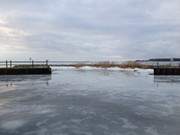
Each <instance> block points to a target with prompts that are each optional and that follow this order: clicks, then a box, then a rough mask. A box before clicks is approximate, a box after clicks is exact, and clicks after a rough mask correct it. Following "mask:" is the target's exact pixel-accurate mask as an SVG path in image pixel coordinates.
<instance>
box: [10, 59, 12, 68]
mask: <svg viewBox="0 0 180 135" xmlns="http://www.w3.org/2000/svg"><path fill="white" fill-rule="evenodd" d="M10 68H12V60H10Z"/></svg>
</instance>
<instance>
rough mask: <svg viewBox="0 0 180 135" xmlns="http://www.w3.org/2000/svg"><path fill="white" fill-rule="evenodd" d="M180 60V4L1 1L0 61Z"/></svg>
mask: <svg viewBox="0 0 180 135" xmlns="http://www.w3.org/2000/svg"><path fill="white" fill-rule="evenodd" d="M30 57H31V58H33V59H35V60H44V59H49V60H122V59H148V58H156V57H161V58H163V57H180V0H0V60H5V59H12V60H29V58H30Z"/></svg>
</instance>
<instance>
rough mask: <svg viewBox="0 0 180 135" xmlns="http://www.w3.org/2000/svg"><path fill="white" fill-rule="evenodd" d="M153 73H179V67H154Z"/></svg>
mask: <svg viewBox="0 0 180 135" xmlns="http://www.w3.org/2000/svg"><path fill="white" fill-rule="evenodd" d="M154 75H180V67H154Z"/></svg>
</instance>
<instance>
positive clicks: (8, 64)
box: [0, 60, 49, 68]
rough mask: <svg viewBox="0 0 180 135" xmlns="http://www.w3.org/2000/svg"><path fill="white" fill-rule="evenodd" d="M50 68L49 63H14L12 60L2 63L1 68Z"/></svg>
mask: <svg viewBox="0 0 180 135" xmlns="http://www.w3.org/2000/svg"><path fill="white" fill-rule="evenodd" d="M36 65H39V66H48V65H49V61H48V60H45V61H34V60H31V61H12V60H6V61H0V68H14V67H16V66H32V67H34V66H36Z"/></svg>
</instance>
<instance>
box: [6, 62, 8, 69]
mask: <svg viewBox="0 0 180 135" xmlns="http://www.w3.org/2000/svg"><path fill="white" fill-rule="evenodd" d="M6 68H8V61H7V60H6Z"/></svg>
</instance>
